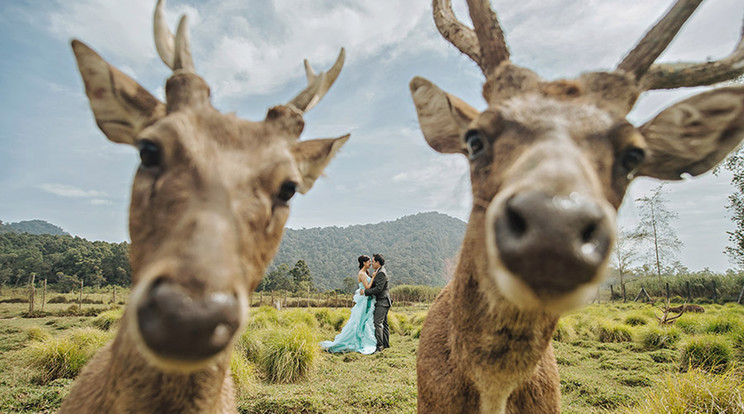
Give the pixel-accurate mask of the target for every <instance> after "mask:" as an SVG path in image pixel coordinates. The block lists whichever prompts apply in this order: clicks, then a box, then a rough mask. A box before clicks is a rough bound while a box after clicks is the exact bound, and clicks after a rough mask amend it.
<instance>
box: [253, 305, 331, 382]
mask: <svg viewBox="0 0 744 414" xmlns="http://www.w3.org/2000/svg"><path fill="white" fill-rule="evenodd" d="M311 317H312V315H311ZM313 320H314V319H313ZM264 345H265V346H264V349H263V351H262V353H261V357H260V361H259V363H260V365H261V368H262V369H263V371H264V373H265V374H266V377H267V379H268V380H269V381H270V382H272V383H292V382H297V381H299V380H301V379H303V378H306V377H307V376H308V375H309V374H310V372H311V371H312V370H313V368H314V367H315V364H316V362H317V359H318V354H319V347H318V345H317V338H316V335H315V330H314V329H312V328H310V327H308V326H306V325H302V324H298V325H294V326H292V327H291V328H289V329H287V328H281V329H279V328H276V329H273V330H272V331H271V332H268V333H267V335H266V340H265V342H264Z"/></svg>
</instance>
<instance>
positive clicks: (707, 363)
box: [679, 335, 733, 372]
mask: <svg viewBox="0 0 744 414" xmlns="http://www.w3.org/2000/svg"><path fill="white" fill-rule="evenodd" d="M732 359H733V349H732V347H731V344H729V342H728V341H727V340H726V338H725V337H719V336H715V335H700V336H695V337H691V338H690V339H689V340H688V341H687V342H686V343H685V344H684V345H683V346H682V352H681V354H680V361H679V362H680V368H681V369H682V370H683V371H685V370H688V369H691V368H700V369H704V370H706V371H712V372H722V371H725V370H726V369H727V368H728V367H729V365H730V364H731V362H732Z"/></svg>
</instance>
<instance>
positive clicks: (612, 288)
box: [610, 285, 615, 302]
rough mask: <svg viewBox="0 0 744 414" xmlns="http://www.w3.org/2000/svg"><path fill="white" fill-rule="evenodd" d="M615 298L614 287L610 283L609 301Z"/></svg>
mask: <svg viewBox="0 0 744 414" xmlns="http://www.w3.org/2000/svg"><path fill="white" fill-rule="evenodd" d="M614 298H615V288H614V287H612V285H610V302H612V300H613V299H614Z"/></svg>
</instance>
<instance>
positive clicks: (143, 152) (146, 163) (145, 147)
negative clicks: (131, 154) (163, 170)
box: [137, 139, 162, 168]
mask: <svg viewBox="0 0 744 414" xmlns="http://www.w3.org/2000/svg"><path fill="white" fill-rule="evenodd" d="M137 149H139V153H140V161H141V162H142V166H143V167H145V168H151V167H157V166H159V165H160V162H161V161H162V151H161V150H160V146H159V145H158V144H156V143H154V142H152V141H150V140H149V139H143V140H142V141H140V142H138V143H137Z"/></svg>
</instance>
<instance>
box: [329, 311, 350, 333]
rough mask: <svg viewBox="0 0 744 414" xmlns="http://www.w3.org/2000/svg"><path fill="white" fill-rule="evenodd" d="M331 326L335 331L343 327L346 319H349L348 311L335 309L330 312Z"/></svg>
mask: <svg viewBox="0 0 744 414" xmlns="http://www.w3.org/2000/svg"><path fill="white" fill-rule="evenodd" d="M331 315H332V316H331V326H333V329H335V330H336V331H340V330H341V328H343V327H344V325H345V324H346V321H347V320H348V319H349V315H350V312H348V311H345V310H337V311H335V312H333V313H332V314H331Z"/></svg>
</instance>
